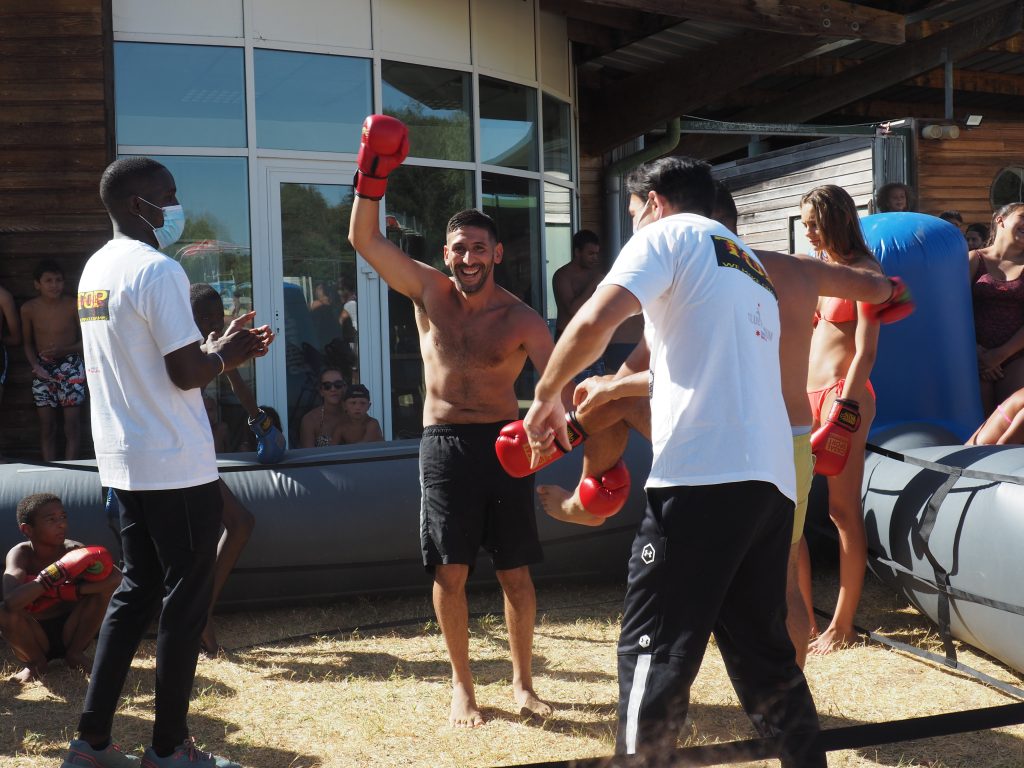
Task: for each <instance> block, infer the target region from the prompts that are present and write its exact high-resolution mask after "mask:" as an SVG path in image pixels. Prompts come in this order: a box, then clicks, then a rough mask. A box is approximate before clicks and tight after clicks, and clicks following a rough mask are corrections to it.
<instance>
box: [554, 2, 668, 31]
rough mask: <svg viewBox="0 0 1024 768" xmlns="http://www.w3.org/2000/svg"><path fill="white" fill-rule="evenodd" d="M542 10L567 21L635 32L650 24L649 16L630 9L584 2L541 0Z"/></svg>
mask: <svg viewBox="0 0 1024 768" xmlns="http://www.w3.org/2000/svg"><path fill="white" fill-rule="evenodd" d="M540 9H541V10H542V11H547V12H549V13H555V14H558V15H559V16H565V17H566V18H567V19H571V20H577V21H582V22H587V23H589V24H599V25H600V26H602V27H608V28H610V29H618V30H621V31H622V32H634V33H635V30H642V29H644V28H645V27H646V26H647V25H648V24H649V22H650V16H649V15H648V14H644V13H641V12H640V11H638V10H636V9H633V8H629V7H623V8H615V7H611V6H609V7H600V6H595V5H590V4H588V3H586V2H583V0H540Z"/></svg>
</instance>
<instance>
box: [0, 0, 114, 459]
mask: <svg viewBox="0 0 1024 768" xmlns="http://www.w3.org/2000/svg"><path fill="white" fill-rule="evenodd" d="M110 28H111V8H110V0H53V2H48V3H15V2H5V3H0V29H2V30H3V34H2V35H0V285H3V286H4V287H5V288H7V289H8V290H9V291H11V293H13V294H14V296H15V300H16V302H17V304H18V305H19V306H20V305H21V304H23V303H24V302H25V301H26V300H28V299H29V298H31V297H32V296H33V295H35V290H34V288H33V285H32V271H33V269H34V267H35V265H36V263H37V262H38V261H40V260H41V259H44V258H51V259H54V260H55V261H57V263H58V264H60V265H61V267H62V268H63V269H64V271H65V277H66V281H67V282H66V285H67V292H68V293H69V294H74V293H75V290H76V286H77V284H78V278H79V275H80V274H81V271H82V266H83V265H84V263H85V260H86V259H87V258H88V257H89V255H90V254H91V253H92V252H93V251H95V250H96V249H97V248H98V247H99V246H100V245H102V244H103V243H104V242H105V241H106V240H107V239H108V238H109V237H110V223H109V221H108V219H107V215H106V213H105V211H104V210H103V206H102V205H101V203H100V200H99V193H98V187H99V179H100V175H101V174H102V173H103V169H104V168H105V167H106V166H107V164H108V163H109V162H110V161H111V160H112V159H113V157H114V141H113V124H112V114H113V112H112V110H113V98H112V75H111V71H110V66H111V64H110V63H111V60H112V56H111V54H112V35H111V32H110ZM8 355H9V357H10V359H11V361H12V365H11V370H10V374H9V376H8V380H7V384H6V386H5V387H4V392H3V401H2V402H0V454H2V455H4V456H7V457H21V458H38V457H39V436H38V423H37V419H36V414H35V408H34V406H33V405H32V396H31V392H30V387H31V383H32V374H31V372H30V371H29V367H28V364H27V361H26V360H25V356H24V353H23V351H22V349H21V348H20V346H19V347H17V348H9V349H8ZM83 426H84V427H85V429H84V431H83V432H84V433H83V440H82V448H83V451H84V452H85V453H86V455H91V451H92V439H91V436H90V433H89V430H88V414H87V413H83Z"/></svg>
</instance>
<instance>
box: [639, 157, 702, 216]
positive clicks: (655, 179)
mask: <svg viewBox="0 0 1024 768" xmlns="http://www.w3.org/2000/svg"><path fill="white" fill-rule="evenodd" d="M626 191H627V192H628V193H629V194H631V195H636V196H637V197H639V198H640V199H641V200H645V199H646V198H647V196H648V193H650V192H656V193H658V194H659V195H661V196H663V197H664V198H665V199H666V200H668V202H669V203H670V204H671V205H672V206H673V207H675V208H677V209H678V210H679V211H680V212H681V213H698V214H700V215H701V216H710V215H711V210H712V207H713V206H714V204H715V182H714V179H713V178H712V177H711V166H710V165H708V164H707V163H705V162H704V161H703V160H697V159H696V158H693V157H685V156H683V155H676V156H673V157H663V158H661V159H659V160H652V161H651V162H649V163H644V164H643V165H639V166H637V167H636V168H634V169H633V170H632V171H630V172H629V175H627V176H626Z"/></svg>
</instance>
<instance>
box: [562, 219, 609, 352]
mask: <svg viewBox="0 0 1024 768" xmlns="http://www.w3.org/2000/svg"><path fill="white" fill-rule="evenodd" d="M603 277H604V270H603V269H601V241H600V240H598V238H597V235H595V234H594V233H593V232H591V231H590V230H589V229H581V230H580V231H579V232H577V233H576V234H575V235H573V236H572V261H570V262H569V263H568V264H566V265H565V266H564V267H559V268H558V269H557V270H555V274H554V275H552V276H551V288H552V290H553V292H554V294H555V306H556V307H557V308H558V318H557V319H556V320H555V333H556V335H557V334H560V333H561V332H562V331H564V330H565V326H567V325H568V324H569V321H570V320H571V319H572V316H573V315H575V314H576V312H577V311H578V310H579V308H580V307H582V306H583V303H584V302H585V301H586V300H587V299H589V298H590V297H591V296H592V295H593V294H594V289H596V288H597V284H598V283H600V282H601V278H603Z"/></svg>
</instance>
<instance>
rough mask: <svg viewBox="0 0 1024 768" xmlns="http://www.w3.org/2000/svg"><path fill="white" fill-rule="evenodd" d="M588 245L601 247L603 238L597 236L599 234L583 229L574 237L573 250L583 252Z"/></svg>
mask: <svg viewBox="0 0 1024 768" xmlns="http://www.w3.org/2000/svg"><path fill="white" fill-rule="evenodd" d="M588 245H596V246H598V247H600V245H601V238H599V237H598V236H597V233H596V232H594V231H592V230H589V229H581V230H580V231H579V232H577V233H576V234H575V235H573V236H572V250H573V252H574V253H575V252H576V251H582V250H583V249H584V248H586V247H587V246H588Z"/></svg>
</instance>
